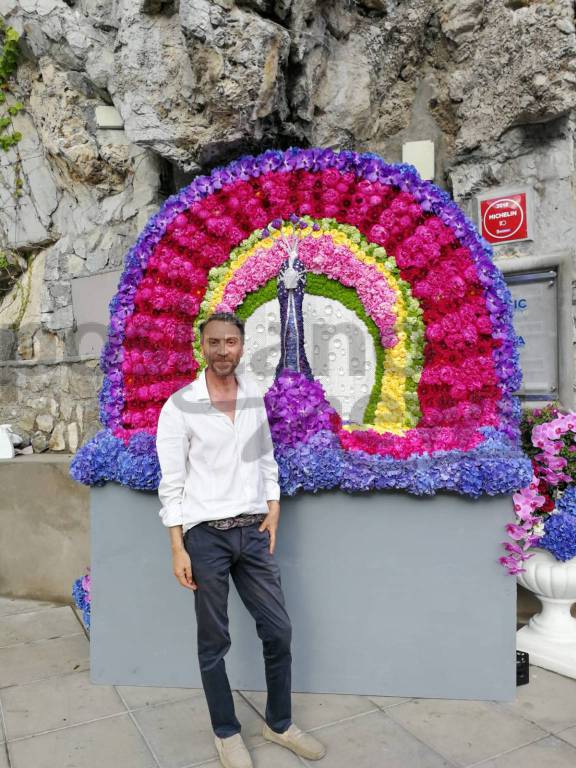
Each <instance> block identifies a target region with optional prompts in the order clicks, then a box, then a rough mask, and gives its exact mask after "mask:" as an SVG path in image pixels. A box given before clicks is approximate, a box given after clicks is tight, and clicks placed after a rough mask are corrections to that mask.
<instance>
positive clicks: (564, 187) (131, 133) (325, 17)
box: [0, 0, 576, 450]
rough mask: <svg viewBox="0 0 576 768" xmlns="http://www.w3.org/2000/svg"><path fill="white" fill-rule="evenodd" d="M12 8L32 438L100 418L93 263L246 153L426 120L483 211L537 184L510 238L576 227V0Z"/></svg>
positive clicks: (29, 4) (548, 243)
mask: <svg viewBox="0 0 576 768" xmlns="http://www.w3.org/2000/svg"><path fill="white" fill-rule="evenodd" d="M0 15H1V16H2V17H3V18H4V20H5V22H6V23H7V24H9V25H10V26H12V27H14V28H15V29H16V30H17V31H18V32H19V33H20V34H21V41H20V48H21V54H22V55H21V59H20V64H19V67H18V70H17V74H16V77H15V79H14V83H13V86H12V95H9V97H8V98H9V100H10V99H16V98H19V99H20V101H22V102H23V103H24V105H25V110H24V111H23V112H21V113H20V114H19V115H18V116H17V117H16V118H15V120H14V122H15V127H16V129H17V130H19V131H20V132H21V133H22V134H23V139H22V141H21V142H20V143H19V145H18V147H17V148H16V149H14V150H11V151H9V152H0V248H1V249H2V250H3V252H5V253H7V254H9V255H10V257H11V259H12V260H13V264H14V265H15V268H16V267H17V269H16V272H21V275H20V277H19V278H18V282H17V284H16V285H15V286H14V288H13V289H12V290H11V291H10V292H8V293H4V295H3V298H2V299H1V303H0V387H1V389H0V421H2V422H10V423H12V424H13V425H15V428H17V429H18V430H19V431H20V433H21V434H22V437H23V439H24V442H27V441H32V443H33V445H34V447H35V450H45V449H46V448H49V449H52V450H75V449H76V447H77V445H78V441H82V440H83V439H85V438H86V437H87V436H89V435H90V434H92V433H93V432H94V431H95V429H96V428H97V407H96V393H97V391H98V387H99V384H100V374H99V371H98V367H97V364H96V360H95V356H94V355H90V354H88V355H87V354H83V352H82V345H81V344H79V329H78V323H79V318H80V317H85V316H86V308H85V307H84V308H82V307H80V306H79V304H78V302H79V300H80V299H79V298H78V296H80V297H81V296H82V295H86V293H85V292H84V294H83V293H82V291H78V292H77V294H78V295H77V296H76V295H75V291H76V287H78V286H81V285H84V286H85V285H88V284H89V283H81V282H80V281H82V280H85V281H88V280H91V279H93V280H95V282H94V283H93V285H94V286H97V284H98V283H97V280H98V279H101V278H102V276H103V275H104V276H105V275H106V274H107V273H109V272H112V273H114V271H117V270H119V269H121V267H122V263H123V257H124V255H125V253H126V252H127V250H128V248H129V247H130V245H131V244H132V243H133V242H134V240H135V238H136V237H137V234H138V232H139V231H140V230H141V228H142V227H143V226H144V224H145V222H146V220H147V218H148V217H149V216H150V215H151V213H153V212H154V211H155V210H157V208H158V207H159V205H160V204H161V202H162V200H163V199H164V198H165V197H166V195H168V194H170V193H171V192H172V191H174V190H175V188H177V187H179V186H181V185H182V184H184V183H185V182H186V181H187V180H189V178H190V177H191V174H195V173H197V172H200V171H203V170H205V169H206V168H209V167H211V166H213V165H214V164H217V163H220V162H225V161H227V160H229V159H231V158H232V157H234V156H236V155H237V154H239V153H241V152H245V151H261V150H262V149H264V148H266V147H269V146H288V145H290V144H299V145H322V146H332V147H338V148H343V147H347V148H353V149H356V150H371V151H376V152H379V153H380V154H382V155H383V156H384V157H385V158H386V159H388V160H389V161H393V162H395V161H399V160H400V159H401V147H402V143H403V142H405V141H407V140H417V139H432V140H433V141H434V142H435V147H436V177H435V181H436V183H438V184H440V185H441V186H445V187H446V188H448V189H449V190H450V191H451V192H452V193H453V194H454V196H455V199H457V200H458V201H459V202H460V203H461V204H462V205H463V206H465V207H466V206H469V212H470V213H472V211H473V196H474V195H475V194H477V193H478V192H481V191H483V190H485V189H486V188H488V187H493V186H501V185H507V184H511V183H520V184H530V185H531V186H532V187H533V188H534V193H535V203H536V211H537V213H538V215H537V223H536V231H535V236H534V241H533V242H528V243H521V244H519V245H517V246H516V247H515V248H504V246H500V255H501V257H503V258H513V257H515V256H517V255H526V254H531V253H537V252H539V251H541V250H542V248H545V247H548V248H551V247H553V248H554V249H558V248H569V247H571V243H572V242H573V238H574V233H575V231H576V213H575V209H574V203H573V183H574V161H573V145H574V123H573V116H574V109H575V107H576V34H575V29H574V7H573V3H571V2H569V1H568V0H554V2H552V0H490V1H489V2H488V1H487V0H406V1H405V2H398V0H363V1H360V0H358V1H357V2H355V1H354V0H235V1H234V0H179V1H178V0H66V2H65V1H64V0H0ZM105 107H114V108H115V110H117V113H119V116H120V123H119V124H114V121H113V122H112V123H111V124H110V125H108V124H107V122H106V119H104V118H102V116H101V115H102V114H103V113H102V112H101V108H105ZM99 110H100V112H99ZM99 114H100V117H98V115H99ZM104 114H105V111H104ZM18 173H20V175H21V177H22V181H23V187H22V189H23V195H22V196H21V197H18V198H16V197H15V196H14V194H13V190H14V188H15V184H16V179H17V175H18ZM102 279H103V278H102ZM1 287H2V283H1V282H0V288H1Z"/></svg>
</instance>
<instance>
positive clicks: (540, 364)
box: [504, 270, 558, 400]
mask: <svg viewBox="0 0 576 768" xmlns="http://www.w3.org/2000/svg"><path fill="white" fill-rule="evenodd" d="M504 278H505V280H506V282H507V284H508V287H509V289H510V293H511V294H512V299H513V301H514V316H513V323H514V329H515V330H516V333H517V334H518V336H519V353H520V365H521V367H522V386H521V388H520V390H519V392H518V394H519V395H520V396H521V397H524V398H525V399H529V400H555V399H556V398H557V397H558V285H557V273H556V270H547V271H542V272H524V273H515V274H507V275H504Z"/></svg>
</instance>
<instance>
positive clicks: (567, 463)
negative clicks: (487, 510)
mask: <svg viewBox="0 0 576 768" xmlns="http://www.w3.org/2000/svg"><path fill="white" fill-rule="evenodd" d="M521 431H522V436H523V439H524V443H525V451H526V453H527V455H529V456H530V458H531V461H532V467H533V475H532V480H531V482H530V483H529V485H527V486H526V487H525V488H522V489H521V490H520V491H518V492H517V493H515V494H514V496H513V499H514V510H515V513H516V521H515V522H513V523H509V524H508V525H507V526H506V530H507V532H508V535H509V537H510V539H511V540H512V541H507V542H505V543H504V548H505V549H506V551H507V552H508V555H506V556H503V557H501V558H500V562H501V563H502V565H504V566H505V567H506V568H507V570H508V572H509V573H510V574H512V575H515V574H517V573H522V572H524V571H525V569H524V568H523V567H522V563H523V562H525V561H526V560H528V558H530V557H532V556H533V553H532V552H530V549H531V548H532V547H539V548H541V549H547V550H548V551H549V552H551V553H552V554H553V555H554V557H555V558H556V559H557V560H561V561H566V560H570V559H571V558H573V557H576V485H575V480H576V445H575V444H574V440H575V437H576V413H575V412H570V413H565V414H562V413H560V411H559V410H558V408H557V407H556V406H555V405H550V406H547V407H546V408H543V409H538V410H535V411H534V412H533V413H532V414H528V415H526V416H525V417H524V418H523V420H522V423H521Z"/></svg>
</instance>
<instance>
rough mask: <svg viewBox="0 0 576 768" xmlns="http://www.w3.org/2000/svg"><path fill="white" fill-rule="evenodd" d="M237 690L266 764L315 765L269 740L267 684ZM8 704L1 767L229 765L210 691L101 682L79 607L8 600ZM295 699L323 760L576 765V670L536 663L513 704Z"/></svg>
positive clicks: (333, 767)
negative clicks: (223, 758)
mask: <svg viewBox="0 0 576 768" xmlns="http://www.w3.org/2000/svg"><path fill="white" fill-rule="evenodd" d="M234 696H235V698H236V704H237V714H238V717H239V719H240V721H241V722H242V733H243V736H244V739H245V741H246V743H247V745H248V747H249V749H250V751H251V753H252V758H253V761H254V765H255V768H264V767H265V766H267V767H269V768H292V767H295V766H296V767H297V766H300V768H302V766H306V765H308V763H307V762H306V761H305V760H301V759H300V758H298V757H296V756H295V755H293V754H292V753H291V752H288V751H287V750H285V749H283V748H282V747H279V746H276V745H275V744H269V743H267V742H265V741H264V739H263V738H262V736H261V730H262V723H263V717H262V716H263V709H264V705H265V695H264V694H263V693H257V692H256V693H255V692H249V691H237V692H235V694H234ZM0 705H1V706H0V768H188V767H189V766H196V765H203V766H207V767H209V768H218V767H219V766H220V763H219V762H218V760H216V759H215V758H216V753H215V748H214V742H213V737H212V731H211V728H210V721H209V718H208V711H207V708H206V704H205V700H204V694H203V692H202V691H201V690H197V689H182V688H142V687H130V686H103V685H92V684H91V683H90V675H89V642H88V639H87V637H86V634H85V632H84V629H83V626H82V623H81V621H80V619H79V617H78V616H77V614H76V611H75V610H74V609H72V608H71V607H69V606H61V605H53V604H51V603H40V602H35V601H30V600H12V599H9V598H0ZM293 709H294V712H293V714H294V720H295V721H296V722H298V723H299V724H300V725H301V726H302V727H304V728H306V729H307V730H310V731H314V733H315V735H316V736H317V737H318V738H320V739H321V740H322V741H323V742H324V743H325V744H326V745H327V747H328V753H327V755H326V757H324V758H323V760H321V761H320V762H319V763H317V764H318V765H319V766H323V768H350V766H352V768H380V767H381V766H382V768H440V767H441V766H462V767H463V766H471V765H474V766H476V765H482V766H483V767H485V768H542V767H543V766H545V768H574V766H576V680H571V679H568V678H565V677H561V676H559V675H555V674H553V673H552V672H547V671H545V670H543V669H539V668H537V667H532V668H531V670H530V684H529V685H527V686H522V687H520V688H518V695H517V699H516V701H514V702H513V703H510V704H504V703H498V702H476V701H447V700H431V699H395V698H382V697H368V696H335V695H316V694H294V696H293ZM309 765H314V763H310V764H309Z"/></svg>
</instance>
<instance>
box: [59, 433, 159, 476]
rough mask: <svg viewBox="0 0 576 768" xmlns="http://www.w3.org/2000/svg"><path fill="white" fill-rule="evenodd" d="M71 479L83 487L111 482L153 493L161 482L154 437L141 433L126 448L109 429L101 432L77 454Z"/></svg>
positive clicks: (71, 467) (71, 471)
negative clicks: (83, 485) (82, 484)
mask: <svg viewBox="0 0 576 768" xmlns="http://www.w3.org/2000/svg"><path fill="white" fill-rule="evenodd" d="M70 475H71V476H72V477H73V478H74V480H76V481H77V482H79V483H84V484H85V485H104V484H105V483H106V482H108V481H110V480H113V481H115V482H117V483H120V484H121V485H128V486H130V488H135V489H136V490H142V491H145V490H146V491H154V490H156V489H157V488H158V484H159V482H160V462H159V461H158V455H157V453H156V440H155V438H154V435H150V434H148V433H147V432H140V433H138V434H136V435H134V436H133V437H132V438H131V439H130V442H129V443H128V444H127V445H125V444H124V442H123V441H122V440H120V439H119V438H117V437H114V435H113V434H112V432H111V431H110V430H109V429H102V430H101V431H100V432H98V434H97V435H96V436H95V437H93V438H92V440H90V441H89V442H88V443H86V445H83V446H82V448H80V450H79V451H78V452H77V453H76V455H75V456H74V458H73V459H72V461H71V463H70Z"/></svg>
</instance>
